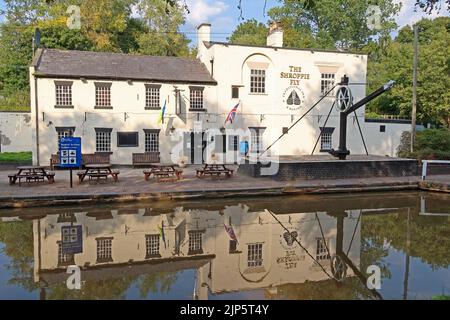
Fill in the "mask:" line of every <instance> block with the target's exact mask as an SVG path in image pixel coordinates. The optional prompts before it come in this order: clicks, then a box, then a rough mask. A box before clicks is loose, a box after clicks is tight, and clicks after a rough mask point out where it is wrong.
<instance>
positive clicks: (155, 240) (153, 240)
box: [145, 234, 160, 258]
mask: <svg viewBox="0 0 450 320" xmlns="http://www.w3.org/2000/svg"><path fill="white" fill-rule="evenodd" d="M145 249H146V255H145V256H146V258H150V257H159V256H160V255H159V234H147V235H146V236H145Z"/></svg>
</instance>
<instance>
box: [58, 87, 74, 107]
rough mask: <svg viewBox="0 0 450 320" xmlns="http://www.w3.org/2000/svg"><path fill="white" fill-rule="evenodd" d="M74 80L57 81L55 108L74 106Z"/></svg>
mask: <svg viewBox="0 0 450 320" xmlns="http://www.w3.org/2000/svg"><path fill="white" fill-rule="evenodd" d="M72 84H73V82H72V81H55V108H73V104H72Z"/></svg>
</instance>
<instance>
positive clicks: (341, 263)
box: [267, 210, 383, 300]
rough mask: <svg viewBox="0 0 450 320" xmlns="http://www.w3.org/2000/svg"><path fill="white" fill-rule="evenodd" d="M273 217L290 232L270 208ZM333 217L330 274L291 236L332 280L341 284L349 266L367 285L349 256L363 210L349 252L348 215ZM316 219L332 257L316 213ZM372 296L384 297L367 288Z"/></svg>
mask: <svg viewBox="0 0 450 320" xmlns="http://www.w3.org/2000/svg"><path fill="white" fill-rule="evenodd" d="M267 211H268V212H269V213H270V214H271V215H272V217H273V218H274V219H275V220H276V221H277V222H278V224H279V225H280V226H281V227H282V228H283V229H284V230H285V231H286V232H287V233H289V234H290V231H289V229H288V228H286V226H284V225H283V223H282V222H281V221H280V220H279V219H278V218H277V217H276V215H275V213H273V212H272V211H270V210H267ZM330 215H331V216H333V217H336V219H337V223H336V228H337V233H336V254H335V255H334V256H333V257H332V260H331V273H332V274H330V273H329V272H328V271H327V270H326V269H325V267H324V266H323V265H322V264H321V263H320V262H319V261H318V260H317V259H316V258H315V257H314V256H313V255H312V254H311V253H310V252H309V251H308V250H307V249H306V248H305V247H304V246H303V245H302V244H301V242H300V241H299V240H298V237H293V236H292V237H291V238H292V240H294V241H295V242H296V243H297V244H298V245H299V246H300V248H302V249H303V250H304V251H305V252H306V254H307V255H308V256H309V257H310V258H311V259H312V260H313V261H314V262H315V263H316V264H317V265H318V266H319V267H320V268H321V269H322V271H323V272H324V273H325V274H326V275H327V276H328V277H329V278H330V279H332V280H334V281H335V282H336V284H338V285H339V284H341V282H342V280H344V278H345V277H346V274H347V267H349V268H350V269H352V271H353V273H354V274H355V275H356V276H357V277H358V279H359V280H360V281H361V283H362V284H363V285H364V286H366V283H367V276H366V275H364V274H363V273H362V272H361V271H360V270H359V269H358V267H356V266H355V264H354V263H353V261H352V260H351V259H350V258H349V257H348V254H349V252H350V249H351V247H352V244H353V239H354V237H355V234H356V230H357V228H358V225H359V223H360V220H361V215H362V212H360V214H359V216H358V221H357V223H356V225H355V229H354V230H353V235H352V239H351V241H350V244H349V247H348V249H347V252H344V246H343V243H344V219H345V218H347V217H348V215H347V213H346V212H339V213H332V214H330ZM316 220H317V222H318V224H319V228H320V232H321V236H322V241H323V243H324V245H325V247H326V250H327V252H328V255H329V256H330V257H331V255H330V250H329V248H328V245H327V241H326V239H325V236H324V234H323V230H322V225H321V223H320V219H319V217H318V215H317V213H316ZM367 290H368V291H369V292H370V293H371V294H372V296H373V297H374V298H375V299H378V300H382V299H383V297H382V296H381V294H380V293H379V292H378V291H377V290H375V289H367Z"/></svg>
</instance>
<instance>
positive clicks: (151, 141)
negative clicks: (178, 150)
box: [144, 129, 159, 152]
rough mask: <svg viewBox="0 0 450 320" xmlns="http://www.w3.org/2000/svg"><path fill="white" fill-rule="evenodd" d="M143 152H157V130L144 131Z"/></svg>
mask: <svg viewBox="0 0 450 320" xmlns="http://www.w3.org/2000/svg"><path fill="white" fill-rule="evenodd" d="M144 132H145V152H159V130H152V129H144Z"/></svg>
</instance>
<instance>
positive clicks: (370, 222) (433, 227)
mask: <svg viewBox="0 0 450 320" xmlns="http://www.w3.org/2000/svg"><path fill="white" fill-rule="evenodd" d="M362 222H363V223H362V225H361V228H362V229H361V234H362V238H363V239H364V241H370V244H369V247H371V248H373V247H376V248H380V250H381V248H383V246H384V244H385V243H387V244H389V245H390V246H391V247H392V248H394V249H396V250H400V251H403V252H407V251H409V254H410V255H411V256H412V257H416V258H420V259H421V260H422V261H423V262H424V263H427V264H429V265H431V267H432V268H433V269H434V270H435V269H438V268H447V267H448V266H450V249H449V248H450V217H430V216H426V217H425V216H419V215H417V214H414V215H411V216H410V226H409V230H410V241H411V243H410V248H409V250H407V242H406V240H407V214H405V213H397V214H390V215H379V216H376V215H371V216H363V221H362ZM385 251H386V254H387V248H386V249H385ZM364 253H365V252H364V251H363V252H362V254H363V256H364ZM377 261H378V260H377ZM377 261H374V262H375V264H377V263H376V262H377Z"/></svg>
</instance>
